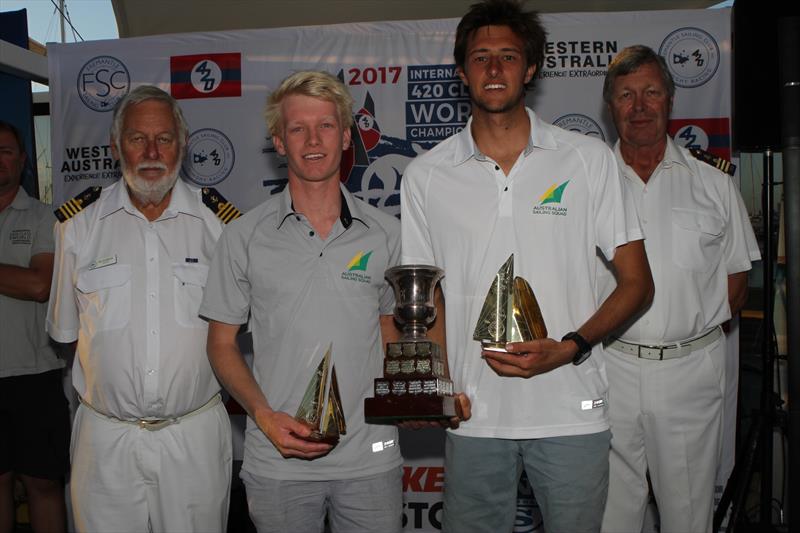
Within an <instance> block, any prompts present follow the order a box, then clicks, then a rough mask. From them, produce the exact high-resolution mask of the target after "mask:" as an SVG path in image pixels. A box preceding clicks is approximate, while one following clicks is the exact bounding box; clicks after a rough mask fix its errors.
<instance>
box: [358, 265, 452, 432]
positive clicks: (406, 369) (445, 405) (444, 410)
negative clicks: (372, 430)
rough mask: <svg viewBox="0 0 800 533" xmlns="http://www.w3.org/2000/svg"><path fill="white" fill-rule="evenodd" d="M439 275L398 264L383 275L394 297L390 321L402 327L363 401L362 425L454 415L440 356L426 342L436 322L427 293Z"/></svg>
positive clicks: (440, 352) (449, 385) (434, 346)
mask: <svg viewBox="0 0 800 533" xmlns="http://www.w3.org/2000/svg"><path fill="white" fill-rule="evenodd" d="M443 276H444V272H442V270H441V269H440V268H436V267H434V266H428V265H403V266H397V267H394V268H390V269H389V270H387V271H386V279H387V280H388V281H389V283H390V284H391V285H392V289H393V290H394V296H395V308H394V318H395V320H396V321H397V323H398V324H400V325H401V326H402V328H403V336H402V337H401V339H400V341H398V342H388V343H386V355H385V357H384V361H383V376H382V377H380V378H377V379H376V380H375V389H374V393H375V395H374V397H372V398H365V399H364V418H365V420H366V421H367V423H368V424H382V423H390V424H393V423H396V422H401V421H403V420H438V419H449V418H451V417H453V416H456V405H455V401H454V397H453V382H452V381H450V379H449V378H448V377H447V374H446V372H445V361H444V357H445V356H444V353H443V350H442V348H441V346H439V345H438V344H436V343H435V342H433V341H431V340H430V339H428V338H427V337H426V333H427V331H428V325H429V324H430V323H431V322H433V320H434V318H436V307H435V306H434V304H433V292H434V289H435V288H436V283H437V282H438V281H439V280H440V279H441V278H442V277H443Z"/></svg>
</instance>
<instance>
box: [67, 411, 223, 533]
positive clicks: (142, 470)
mask: <svg viewBox="0 0 800 533" xmlns="http://www.w3.org/2000/svg"><path fill="white" fill-rule="evenodd" d="M231 447H232V445H231V429H230V420H229V419H228V414H227V412H226V411H225V407H224V406H223V404H222V403H221V402H220V403H219V404H217V405H215V406H214V407H212V408H210V409H208V410H206V411H204V412H201V413H198V414H196V415H194V416H190V417H188V418H186V419H182V420H181V421H180V422H179V423H177V424H173V425H171V426H168V427H165V428H163V429H160V430H158V431H148V430H147V429H142V428H139V427H138V426H135V425H133V424H126V423H123V422H118V421H114V420H111V419H108V418H106V417H104V416H102V415H100V414H98V413H96V412H95V411H93V410H92V409H91V408H89V407H87V406H85V405H82V404H81V406H80V407H79V408H78V412H77V413H76V415H75V424H74V426H73V430H72V444H71V454H72V477H71V490H70V493H71V500H72V507H73V509H74V515H75V528H76V529H77V530H78V531H80V532H98V531H102V532H104V533H111V532H125V533H130V532H133V531H136V532H146V531H156V532H161V531H169V532H171V533H180V532H214V531H225V528H226V524H227V519H228V503H229V499H230V483H231V464H232V456H231V453H232V452H231Z"/></svg>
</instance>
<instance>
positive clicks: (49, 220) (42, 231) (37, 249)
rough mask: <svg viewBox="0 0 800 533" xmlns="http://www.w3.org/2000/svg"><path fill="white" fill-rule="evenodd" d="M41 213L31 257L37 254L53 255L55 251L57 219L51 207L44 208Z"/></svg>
mask: <svg viewBox="0 0 800 533" xmlns="http://www.w3.org/2000/svg"><path fill="white" fill-rule="evenodd" d="M43 207H44V209H41V212H40V213H39V220H38V223H37V224H36V234H35V235H34V237H33V246H31V256H34V255H36V254H52V253H53V252H54V250H55V242H54V239H53V233H54V231H55V229H54V227H53V226H54V225H55V222H56V217H55V215H53V212H52V211H51V210H50V208H49V207H47V206H43Z"/></svg>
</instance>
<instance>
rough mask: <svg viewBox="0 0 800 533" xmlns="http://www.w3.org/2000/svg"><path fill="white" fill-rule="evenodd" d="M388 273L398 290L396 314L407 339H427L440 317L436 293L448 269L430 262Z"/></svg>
mask: <svg viewBox="0 0 800 533" xmlns="http://www.w3.org/2000/svg"><path fill="white" fill-rule="evenodd" d="M385 277H386V279H387V281H389V283H390V284H391V286H392V289H393V290H394V298H395V305H394V318H395V320H396V321H397V323H398V324H400V325H401V326H402V327H403V340H414V339H420V340H421V339H424V338H425V334H426V333H427V331H428V325H429V324H430V323H431V322H433V320H434V319H435V318H436V307H435V306H434V304H433V293H434V290H435V289H436V284H437V283H439V280H441V279H442V278H443V277H444V271H443V270H442V269H441V268H438V267H435V266H429V265H402V266H396V267H393V268H390V269H389V270H387V271H386V273H385Z"/></svg>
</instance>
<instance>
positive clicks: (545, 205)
mask: <svg viewBox="0 0 800 533" xmlns="http://www.w3.org/2000/svg"><path fill="white" fill-rule="evenodd" d="M528 116H529V118H530V120H531V137H530V141H529V143H528V147H527V148H526V149H525V150H524V152H523V153H522V154H521V155H520V157H519V159H518V160H517V162H516V163H515V164H514V167H513V168H512V169H511V172H510V173H509V175H508V176H507V177H506V175H505V174H504V173H503V171H502V170H501V169H500V167H499V166H497V165H496V164H495V163H494V162H493V161H491V160H489V159H488V158H486V156H484V155H482V154H480V153H479V152H478V150H477V147H476V146H475V144H474V141H473V139H472V136H471V133H470V126H471V121H470V122H469V123H468V124H467V126H466V127H465V128H464V130H463V131H462V132H461V133H459V134H457V135H454V136H453V137H450V138H449V139H447V140H445V141H444V142H442V143H440V144H439V145H438V146H437V147H436V148H434V149H433V150H431V151H430V152H427V153H425V154H423V155H421V156H419V157H417V158H416V159H415V160H414V161H412V163H411V164H410V165H409V166H408V168H407V169H406V172H405V173H404V176H403V182H402V189H401V210H402V216H401V222H402V230H403V231H402V238H403V262H404V263H423V264H434V265H436V266H439V267H441V268H443V269H444V272H445V278H444V280H443V282H442V288H443V291H444V294H445V299H446V304H447V313H446V329H447V352H448V359H449V364H450V374H451V377H452V378H453V381H454V384H455V387H456V390H460V391H464V392H466V393H467V395H468V396H470V398H471V400H472V418H471V419H470V420H469V421H467V422H465V423H463V424H462V425H461V427H460V428H459V429H458V430H456V431H455V432H456V433H458V434H460V435H468V436H477V437H498V438H541V437H552V436H562V435H577V434H588V433H596V432H599V431H603V430H605V429H607V428H608V422H607V418H606V412H605V411H606V410H605V398H606V392H607V388H608V385H607V381H606V376H605V367H604V362H603V359H602V347H600V346H595V349H594V353H593V355H592V357H590V358H589V360H588V361H587V362H586V363H584V364H582V365H580V366H574V365H565V366H563V367H560V368H558V369H556V370H554V371H552V372H548V373H546V374H542V375H540V376H536V377H534V378H531V379H518V378H505V377H499V376H497V375H496V374H495V373H494V372H493V371H492V369H491V368H490V367H489V366H488V365H487V364H486V362H485V361H484V360H483V359H481V356H480V351H481V348H480V342H478V341H475V340H473V339H472V333H473V330H474V328H475V323H476V321H477V318H478V314H479V313H480V310H481V307H482V305H483V302H484V299H485V297H486V294H487V292H488V290H489V286H490V284H491V282H492V280H493V278H494V276H495V274H496V273H497V270H498V269H499V268H500V266H501V265H502V264H503V263H504V262H505V261H506V259H507V258H508V256H509V255H510V254H511V253H512V252H513V253H514V254H515V274H516V275H518V276H522V277H524V278H525V279H527V280H528V282H529V283H530V284H531V287H532V288H533V291H534V293H535V295H536V298H537V300H538V302H539V305H540V307H541V309H542V314H543V316H544V320H545V323H546V325H547V328H548V334H549V336H550V337H551V338H554V339H560V338H561V337H562V336H563V335H564V334H566V333H568V332H570V331H573V330H576V329H578V328H579V327H580V326H581V325H582V324H583V323H584V322H585V321H586V320H587V319H589V317H590V316H591V315H592V314H594V312H595V311H596V309H597V308H598V306H599V302H598V301H597V299H596V297H595V295H596V294H597V286H596V281H597V280H596V273H597V267H596V254H597V250H598V249H599V250H600V251H601V252H602V253H603V254H604V255H605V256H606V258H608V259H609V260H611V259H612V258H613V257H614V252H615V249H616V247H617V246H620V245H622V244H625V243H627V242H629V241H631V240H635V239H639V238H641V231H640V228H639V227H638V225H637V221H636V220H635V218H634V219H633V221H632V223H631V224H626V218H625V212H624V208H623V197H622V186H621V183H620V179H619V170H618V167H617V164H616V161H615V159H614V156H613V154H612V153H611V150H609V149H608V147H607V146H605V145H604V144H603V143H601V142H599V141H597V140H596V139H591V138H589V137H586V136H583V135H578V134H575V133H572V132H567V131H565V130H562V129H561V128H557V127H555V126H552V125H550V124H547V123H545V122H543V121H541V120H540V119H539V118H538V117H537V116H536V115H535V114H534V113H533V112H532V111H530V110H528Z"/></svg>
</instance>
